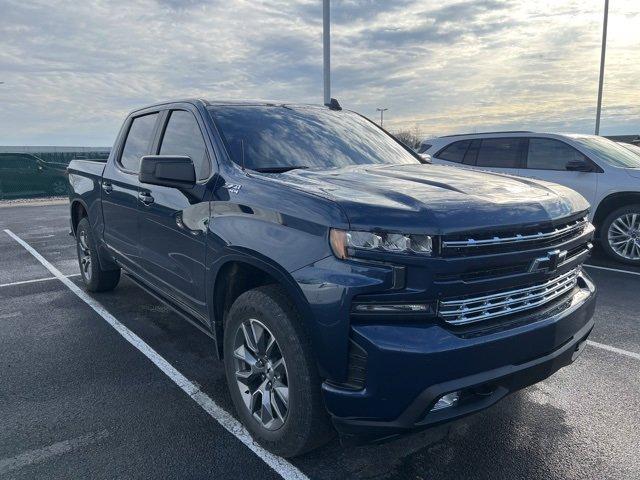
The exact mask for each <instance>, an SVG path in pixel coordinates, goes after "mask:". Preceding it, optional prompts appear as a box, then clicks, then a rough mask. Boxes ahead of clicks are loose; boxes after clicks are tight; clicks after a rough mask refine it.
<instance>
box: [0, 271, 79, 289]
mask: <svg viewBox="0 0 640 480" xmlns="http://www.w3.org/2000/svg"><path fill="white" fill-rule="evenodd" d="M79 276H80V274H79V273H74V274H72V275H66V277H67V278H72V277H79ZM57 279H58V277H45V278H35V279H33V280H21V281H20V282H11V283H0V287H11V286H13V285H25V284H27V283H37V282H46V281H47V280H57Z"/></svg>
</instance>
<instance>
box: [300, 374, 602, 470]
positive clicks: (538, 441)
mask: <svg viewBox="0 0 640 480" xmlns="http://www.w3.org/2000/svg"><path fill="white" fill-rule="evenodd" d="M536 389H537V387H536V386H533V387H530V388H528V389H526V390H524V391H522V392H517V393H515V394H513V395H511V396H510V397H508V398H506V399H505V400H504V401H502V402H501V403H500V404H498V405H496V406H495V407H494V408H491V409H489V410H487V411H486V412H483V413H480V414H477V415H474V416H471V417H468V418H466V419H462V420H459V421H457V422H454V423H452V424H450V425H444V426H440V427H437V428H434V429H431V430H427V431H424V432H420V433H417V434H413V435H409V436H406V437H403V438H400V439H398V440H396V441H393V442H389V443H386V444H383V445H372V446H364V447H354V448H345V447H342V446H340V444H339V443H338V442H337V441H334V442H332V443H331V444H330V445H328V446H326V447H324V448H322V449H320V450H317V451H315V452H312V453H310V454H308V455H306V456H304V457H301V458H299V459H297V460H295V461H294V463H295V464H296V465H297V466H298V467H299V468H300V469H301V470H303V471H304V472H305V473H306V474H307V475H309V477H311V478H327V479H328V478H366V479H396V478H398V479H416V480H418V479H432V478H437V479H439V480H442V479H449V478H451V479H459V478H487V479H489V478H490V479H498V478H504V479H514V478H559V479H560V478H562V479H567V478H572V477H574V476H576V475H580V471H579V469H577V468H576V464H575V463H574V462H578V461H580V460H579V459H580V458H582V457H583V454H584V451H583V450H582V449H581V446H580V444H579V443H580V442H579V440H578V441H576V440H575V439H573V438H572V428H571V427H569V426H568V425H567V423H566V422H565V415H566V413H565V412H564V411H563V410H562V409H560V408H557V407H554V406H552V405H550V404H548V403H546V404H545V403H544V402H542V404H541V403H540V402H538V401H535V400H534V399H532V396H531V393H535V392H536ZM567 459H568V461H567ZM592 467H593V465H592ZM582 473H584V472H582Z"/></svg>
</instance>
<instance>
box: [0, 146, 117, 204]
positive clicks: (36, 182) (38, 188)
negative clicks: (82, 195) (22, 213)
mask: <svg viewBox="0 0 640 480" xmlns="http://www.w3.org/2000/svg"><path fill="white" fill-rule="evenodd" d="M109 150H110V149H109V148H106V147H33V146H14V147H2V146H0V200H6V199H13V198H34V197H51V196H65V195H67V193H68V188H69V187H68V180H67V166H68V165H69V162H70V161H71V160H73V159H91V160H103V161H106V159H107V158H108V157H109Z"/></svg>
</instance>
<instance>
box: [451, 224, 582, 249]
mask: <svg viewBox="0 0 640 480" xmlns="http://www.w3.org/2000/svg"><path fill="white" fill-rule="evenodd" d="M589 226H591V228H593V226H592V225H591V224H590V223H589V221H588V219H587V217H584V218H582V219H580V220H576V221H575V222H571V223H569V224H568V225H565V226H564V227H561V228H554V229H553V230H550V231H547V232H544V231H540V232H537V233H532V234H528V235H522V234H516V235H513V236H510V237H498V236H495V237H493V238H485V239H481V240H475V239H473V238H469V239H467V240H444V241H443V242H442V246H443V248H467V247H486V246H491V245H507V244H513V243H522V242H531V241H536V240H551V239H554V238H556V237H560V236H562V235H565V234H567V233H572V232H574V231H575V232H577V231H581V230H584V229H585V228H587V227H589Z"/></svg>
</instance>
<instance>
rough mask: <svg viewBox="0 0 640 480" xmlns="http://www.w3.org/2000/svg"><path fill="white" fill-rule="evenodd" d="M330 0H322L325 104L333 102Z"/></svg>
mask: <svg viewBox="0 0 640 480" xmlns="http://www.w3.org/2000/svg"><path fill="white" fill-rule="evenodd" d="M329 7H330V5H329V0H323V2H322V56H323V73H324V104H325V105H329V104H330V103H331V21H330V20H331V19H330V8H329Z"/></svg>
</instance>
